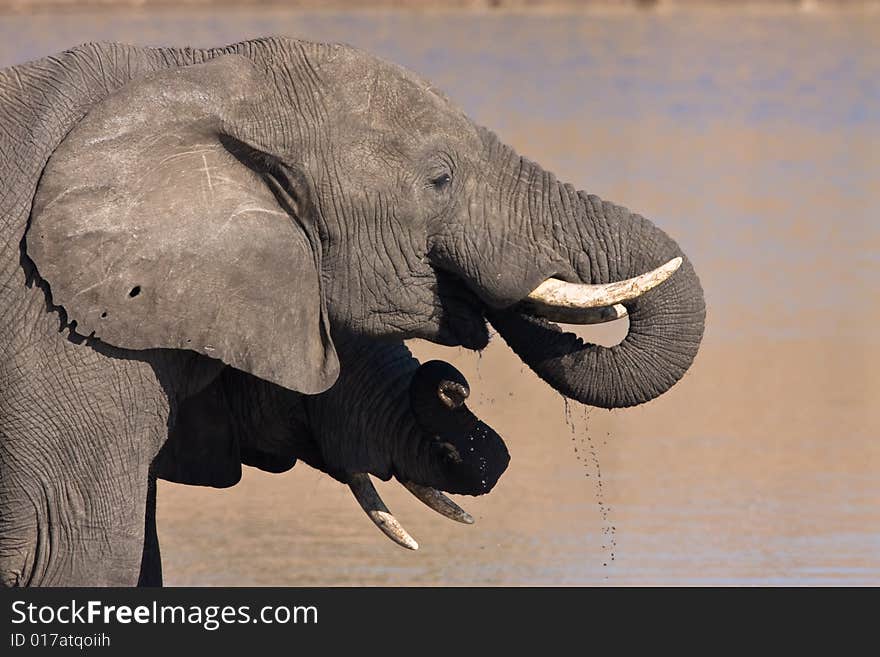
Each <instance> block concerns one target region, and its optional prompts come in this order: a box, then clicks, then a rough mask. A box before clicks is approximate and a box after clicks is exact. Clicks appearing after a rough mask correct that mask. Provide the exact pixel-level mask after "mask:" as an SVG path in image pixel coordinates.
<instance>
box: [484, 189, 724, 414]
mask: <svg viewBox="0 0 880 657" xmlns="http://www.w3.org/2000/svg"><path fill="white" fill-rule="evenodd" d="M544 180H545V181H546V178H544ZM550 190H551V191H550V192H549V196H550V198H549V199H548V198H547V195H548V186H547V185H546V184H544V186H543V190H542V191H543V196H544V203H543V206H544V208H546V212H545V213H542V215H543V217H542V218H541V219H540V220H541V221H542V222H543V223H544V225H543V226H541V227H540V230H538V231H536V232H539V233H542V234H544V235H548V236H552V238H550V239H551V241H553V242H554V243H555V245H554V247H553V250H554V251H555V252H556V253H557V254H558V255H559V256H560V257H561V258H562V260H564V261H567V262H568V263H570V265H571V270H568V271H565V270H563V271H562V272H561V273H560V276H562V277H564V278H566V279H571V282H582V283H591V284H607V283H611V282H615V281H622V280H624V279H628V278H632V277H635V276H639V275H641V274H643V273H645V272H648V271H650V270H652V269H654V268H656V267H658V266H660V265H663V264H664V263H667V262H669V261H670V260H672V259H673V258H676V257H681V258H682V263H681V266H680V267H679V269H678V270H677V271H676V272H675V273H674V274H673V275H672V276H671V277H670V278H669V279H668V280H666V281H665V282H663V283H662V284H661V285H659V286H657V287H655V288H654V289H652V290H650V291H648V292H645V293H644V294H642V295H641V296H638V297H636V298H634V299H631V300H628V301H625V302H624V303H623V305H624V306H625V307H626V309H627V311H628V315H629V332H628V334H627V336H626V337H625V338H624V340H623V341H622V342H621V343H620V344H618V345H615V346H613V347H607V348H606V347H602V346H599V345H595V344H589V343H585V342H584V341H583V340H582V339H581V338H579V337H577V336H575V335H574V334H572V333H565V332H563V331H562V330H561V329H560V328H559V327H557V326H556V325H554V324H551V323H549V322H547V321H545V320H543V319H540V318H538V317H536V316H534V315H531V314H527V313H525V312H522V307H519V308H518V307H517V306H512V307H508V308H505V309H490V310H489V312H488V313H487V316H488V318H489V320H490V321H491V323H492V324H493V326H495V328H496V329H497V330H498V332H499V334H500V335H501V336H502V337H503V338H504V339H505V341H506V342H507V343H508V344H509V345H510V347H511V348H512V349H513V350H514V352H516V354H517V355H518V356H519V357H520V358H521V359H522V360H523V362H525V363H526V364H527V365H529V367H531V368H532V369H533V370H534V371H535V372H536V373H537V374H538V376H540V377H541V378H542V379H544V380H545V381H546V382H547V383H549V384H550V385H551V386H552V387H553V388H555V389H556V390H557V391H559V392H560V393H562V394H563V395H565V396H566V397H569V398H572V399H576V400H578V401H580V402H583V403H585V404H589V405H592V406H599V407H603V408H620V407H626V406H635V405H637V404H641V403H644V402H647V401H649V400H651V399H654V398H655V397H657V396H659V395H661V394H662V393H664V392H665V391H666V390H668V389H669V388H670V387H672V386H673V385H674V384H675V383H676V382H677V381H678V380H679V379H680V378H681V377H682V376H683V375H684V373H685V372H686V371H687V369H688V367H690V365H691V363H692V362H693V359H694V357H695V356H696V353H697V350H698V348H699V345H700V341H701V339H702V335H703V328H704V323H705V314H706V308H705V302H704V298H703V291H702V288H701V286H700V281H699V279H698V278H697V275H696V273H695V271H694V269H693V267H692V265H691V263H690V261H689V260H688V259H687V257H686V256H685V255H684V254H683V253H682V251H681V249H680V248H679V246H678V245H677V244H676V243H675V242H674V241H673V240H672V239H671V238H670V237H668V236H667V235H666V234H665V233H664V232H663V231H662V230H660V229H659V228H657V227H656V226H654V225H653V224H652V223H651V222H649V221H648V220H646V219H645V218H644V217H641V216H640V215H637V214H634V213H631V212H630V211H629V210H627V209H625V208H622V207H620V206H616V205H614V204H612V203H609V202H607V201H603V200H601V199H599V198H598V197H596V196H592V195H587V194H584V193H583V192H577V191H575V190H574V189H573V188H572V187H571V186H569V185H562V184H559V183H557V182H555V181H554V184H553V185H551V186H550ZM534 192H535V190H533V193H534Z"/></svg>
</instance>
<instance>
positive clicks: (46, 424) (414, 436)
mask: <svg viewBox="0 0 880 657" xmlns="http://www.w3.org/2000/svg"><path fill="white" fill-rule="evenodd" d="M0 162H2V164H0V167H2V169H0V174H2V176H0V177H2V183H0V237H2V240H0V310H2V312H3V314H4V316H5V317H6V320H7V327H8V328H7V331H6V333H5V335H4V337H3V339H2V340H0V579H2V582H3V583H4V584H7V585H37V584H40V585H52V584H80V585H134V584H137V583H138V582H140V583H141V584H156V583H160V582H161V569H160V566H159V559H158V544H157V541H156V532H155V477H156V476H159V477H164V478H168V479H172V480H175V481H182V482H184V483H193V484H202V485H213V486H227V485H232V484H234V483H235V482H236V481H237V480H238V478H239V477H240V466H241V463H245V464H251V465H255V466H257V467H261V468H263V469H266V470H270V471H283V470H286V469H288V468H290V467H292V466H293V464H294V463H295V462H296V460H297V459H302V460H304V461H306V462H307V463H309V464H311V465H313V466H315V467H317V468H320V469H322V470H324V471H325V472H328V473H329V474H331V475H332V476H334V477H336V478H337V479H339V480H340V481H343V482H346V481H347V480H348V478H349V477H350V476H351V475H352V474H354V473H360V472H370V473H373V474H375V475H377V476H380V477H383V478H386V479H387V478H390V477H397V478H399V479H401V480H404V481H413V482H416V483H418V484H421V485H425V486H434V487H436V488H439V489H443V490H452V491H454V492H464V493H470V494H481V493H484V492H486V491H488V490H489V489H490V488H491V487H492V485H493V484H494V483H495V480H497V478H498V476H500V474H501V472H503V469H504V467H506V465H507V454H506V450H504V449H503V444H500V445H501V446H500V447H499V443H500V439H499V441H494V440H493V441H490V443H491V444H490V443H487V447H486V450H487V451H486V455H488V456H484V461H485V460H486V459H487V458H488V459H489V461H490V462H492V465H491V467H490V468H489V470H490V471H491V472H490V476H488V477H487V479H488V481H483V482H482V484H480V483H479V481H478V480H479V479H480V478H479V477H478V476H476V478H475V475H474V473H473V472H472V470H471V469H469V468H470V465H469V464H468V463H465V462H463V461H462V460H461V459H459V460H458V461H456V460H455V459H453V458H451V457H450V454H455V455H457V452H456V450H455V448H454V443H455V439H449V438H448V437H447V438H445V439H443V440H439V439H437V437H436V436H431V435H429V434H430V432H428V431H426V430H425V428H424V426H425V423H421V424H420V423H419V421H418V419H417V418H416V417H414V415H413V412H412V407H411V404H410V403H409V399H408V397H407V395H408V394H409V384H410V381H411V379H412V377H413V373H414V372H415V371H416V368H417V367H418V363H417V362H416V361H415V360H414V359H412V358H411V356H410V355H409V352H408V351H407V350H406V348H405V347H404V346H403V344H402V340H403V339H406V338H410V337H423V338H427V339H431V340H433V341H435V342H438V343H441V344H459V345H463V346H466V347H469V348H482V347H483V346H485V343H486V341H487V340H488V334H487V331H486V327H485V319H486V317H488V318H489V319H490V320H491V321H492V322H493V323H494V324H495V325H496V327H498V328H499V330H500V331H501V333H502V335H503V337H504V338H505V339H506V340H507V341H508V342H509V343H510V344H511V346H512V347H513V348H514V350H515V351H517V353H518V354H519V355H520V356H521V357H522V358H523V359H524V361H525V362H527V363H528V364H529V365H530V366H531V367H532V368H533V369H535V371H537V372H538V373H539V374H540V375H541V376H542V377H544V378H545V379H546V380H548V382H550V383H551V384H552V385H553V386H554V387H556V388H557V389H559V390H560V391H562V392H563V393H564V394H566V395H568V396H571V397H573V398H576V399H580V400H581V401H584V402H587V403H593V404H596V405H600V406H609V407H611V406H627V405H632V404H636V403H641V402H643V401H646V400H647V399H650V398H653V397H655V396H656V395H658V394H660V393H662V392H663V391H664V390H665V389H667V388H668V387H669V386H671V385H672V384H674V383H675V381H677V380H678V378H680V377H681V376H682V374H683V373H684V371H685V370H686V369H687V367H688V366H689V365H690V363H691V361H692V359H693V357H694V355H695V353H696V350H697V347H698V345H699V342H700V339H701V336H702V330H703V319H704V314H705V309H704V305H703V299H702V292H701V290H700V288H699V283H698V281H697V279H696V276H695V274H694V273H693V269H692V268H691V267H690V263H689V262H687V260H686V259H685V264H684V265H683V267H682V271H681V272H679V273H677V274H676V275H675V276H674V277H673V278H672V279H670V281H668V282H667V283H666V284H664V286H663V288H661V289H658V290H655V291H652V292H651V293H649V294H647V295H645V296H644V297H641V298H639V299H637V300H633V301H632V302H631V303H628V304H627V306H628V310H629V312H630V317H631V326H632V330H631V331H630V336H628V337H627V339H626V340H624V342H623V343H622V344H621V345H619V346H618V347H615V348H613V349H610V350H604V349H601V348H599V347H595V346H594V345H586V346H585V345H582V344H571V343H570V336H567V335H564V334H563V335H562V336H560V334H558V333H557V332H556V330H555V329H554V327H552V325H548V324H547V323H546V322H543V321H541V320H537V319H535V318H532V317H529V316H527V315H523V314H521V313H518V312H515V311H513V310H511V307H512V306H513V305H514V304H515V303H516V302H518V301H519V300H521V299H522V298H523V297H524V296H525V294H526V293H528V291H529V290H531V289H533V288H534V287H535V286H536V285H538V284H539V283H540V282H541V281H542V280H544V279H546V278H548V277H550V276H558V277H560V278H564V279H565V280H570V281H583V282H593V283H600V282H608V281H612V280H620V279H622V278H626V277H627V276H632V275H635V274H637V273H640V272H642V271H646V270H648V269H650V268H651V267H655V266H657V264H659V263H660V262H663V261H665V260H666V259H668V258H671V257H674V256H680V255H682V254H681V253H680V251H679V249H678V247H677V246H676V245H675V243H674V242H672V241H671V240H670V239H669V238H668V237H666V236H665V235H664V234H663V233H662V232H661V231H659V230H658V229H656V228H655V227H653V226H651V225H650V224H649V223H648V222H647V221H645V220H644V219H642V218H641V217H638V216H637V215H631V214H630V213H629V212H627V211H625V210H623V209H622V208H619V207H617V206H613V205H611V204H607V203H604V202H602V201H599V200H598V199H596V198H595V197H587V196H585V195H582V194H580V193H577V192H575V191H574V190H573V189H572V188H570V187H568V186H565V185H560V184H559V183H557V182H556V181H555V179H554V178H553V177H552V176H551V175H550V174H547V173H545V172H543V171H541V170H540V169H539V168H538V167H537V166H536V165H534V164H533V163H530V162H528V161H527V160H524V159H523V158H520V157H518V156H516V155H515V154H514V153H513V152H512V151H511V150H510V149H508V148H507V147H505V146H504V145H503V144H500V142H498V140H497V139H496V138H495V137H494V135H492V134H491V133H488V132H487V131H485V130H484V129H482V128H479V127H478V126H474V125H473V124H471V123H470V122H469V121H468V120H467V119H466V117H464V116H463V115H462V114H461V113H460V112H459V111H458V110H456V109H455V108H454V106H452V105H451V104H450V103H449V101H448V100H446V99H445V98H444V97H443V96H442V95H440V94H438V93H436V92H435V91H434V90H433V89H431V88H430V86H429V85H427V84H426V83H424V82H423V81H421V80H419V79H418V78H416V77H415V76H413V75H412V74H409V73H407V72H406V71H403V70H402V69H399V68H397V67H394V66H392V65H389V64H385V63H384V62H380V61H379V60H377V59H375V58H372V57H370V56H368V55H366V54H364V53H359V52H358V51H355V50H353V49H350V48H346V47H343V46H335V45H334V46H330V45H319V44H309V43H303V42H298V41H292V40H287V39H267V40H257V41H250V42H244V43H241V44H236V45H233V46H229V47H226V48H221V49H213V50H194V49H189V48H184V49H145V48H137V47H132V46H126V45H120V44H88V45H84V46H80V47H77V48H74V49H72V50H69V51H67V52H65V53H62V54H60V55H57V56H53V57H47V58H45V59H42V60H39V61H36V62H32V63H29V64H23V65H21V66H16V67H12V68H9V69H5V70H3V71H0ZM486 163H490V164H491V165H492V167H494V168H492V167H488V166H487V164H486ZM490 168H492V171H494V173H492V171H489V169H490ZM496 169H497V171H496ZM493 204H494V205H493ZM560 216H563V217H567V219H565V220H564V221H563V220H560V219H559V217H560ZM566 222H570V223H566ZM593 244H596V245H600V247H601V248H593V247H592V246H590V245H593ZM661 290H662V292H661ZM541 345H544V346H541ZM340 409H345V412H344V413H341V412H340ZM468 430H469V429H466V428H457V429H455V431H464V432H465V433H466V432H467V431H468ZM439 445H445V447H443V448H442V449H441V448H440V447H439ZM444 450H446V451H444Z"/></svg>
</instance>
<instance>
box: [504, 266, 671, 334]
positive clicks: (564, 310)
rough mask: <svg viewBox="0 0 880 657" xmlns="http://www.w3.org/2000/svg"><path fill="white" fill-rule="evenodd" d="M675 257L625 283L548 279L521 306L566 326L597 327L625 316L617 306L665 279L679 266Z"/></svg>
mask: <svg viewBox="0 0 880 657" xmlns="http://www.w3.org/2000/svg"><path fill="white" fill-rule="evenodd" d="M681 263H682V259H681V257H676V258H673V259H672V260H670V261H669V262H667V263H666V264H664V265H661V266H660V267H657V269H654V270H652V271H649V272H647V273H645V274H642V275H640V276H636V277H635V278H628V279H626V280H625V281H617V282H615V283H605V284H603V285H588V284H584V283H566V282H565V281H561V280H559V279H558V278H548V279H547V280H546V281H544V282H543V283H541V284H540V285H539V286H538V287H536V288H535V289H534V290H532V291H531V292H530V293H529V295H528V296H527V297H526V298H525V299H524V300H523V302H522V303H521V306H522V309H523V310H525V311H526V312H528V313H529V314H532V315H536V316H538V317H544V318H546V319H550V320H551V321H560V322H566V323H569V324H598V323H601V322H609V321H612V320H614V319H619V318H621V317H624V316H626V308H624V307H623V306H620V305H619V304H621V302H623V301H630V300H632V299H635V298H637V297H640V296H641V295H643V294H645V292H647V291H648V290H652V289H653V288H655V287H657V286H658V285H660V284H661V283H663V281H665V280H666V279H668V278H669V277H670V276H672V274H674V273H675V271H676V270H677V269H678V268H679V267H680V266H681Z"/></svg>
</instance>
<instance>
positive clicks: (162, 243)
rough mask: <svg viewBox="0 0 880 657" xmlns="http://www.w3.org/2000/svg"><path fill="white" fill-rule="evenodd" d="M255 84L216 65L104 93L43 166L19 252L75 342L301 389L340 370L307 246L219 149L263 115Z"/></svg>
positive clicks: (290, 214) (247, 66)
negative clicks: (192, 362)
mask: <svg viewBox="0 0 880 657" xmlns="http://www.w3.org/2000/svg"><path fill="white" fill-rule="evenodd" d="M266 84H267V82H266V79H265V78H264V77H263V76H262V75H261V74H260V73H259V72H258V71H257V70H256V69H255V68H254V66H253V64H252V63H251V62H250V61H249V60H247V59H245V58H243V57H240V56H237V55H227V56H223V57H219V58H217V59H214V60H211V61H210V62H208V63H205V64H199V65H195V66H190V67H186V68H180V69H173V70H169V71H163V72H160V73H158V74H155V75H153V76H151V77H148V78H146V79H142V80H138V81H136V82H133V83H131V84H129V85H127V86H125V87H123V88H122V89H120V90H119V91H118V92H116V93H114V94H112V95H110V96H109V97H108V98H106V99H105V100H104V101H103V102H102V103H101V104H99V105H98V106H96V107H95V108H93V109H92V110H91V111H90V112H89V114H88V115H87V116H86V117H85V118H84V119H83V120H82V121H81V122H80V123H79V124H78V125H77V126H75V127H74V129H73V130H72V131H71V133H70V134H69V135H68V136H67V138H66V139H65V140H64V142H63V143H62V144H61V146H60V147H59V148H58V150H57V151H56V152H55V153H54V155H53V156H52V158H51V159H50V160H49V163H48V165H47V167H46V169H45V172H44V174H43V178H42V180H41V182H40V185H39V188H38V190H37V194H36V197H35V199H34V206H33V211H32V222H31V227H30V229H29V232H28V235H27V252H28V255H29V256H30V257H31V259H32V260H33V261H34V263H35V264H36V267H37V270H38V272H39V273H40V275H41V276H42V277H43V278H44V279H45V280H46V281H47V282H48V283H49V286H50V289H51V292H52V300H53V303H55V304H58V305H60V306H63V307H64V309H65V310H66V311H67V314H68V318H69V319H70V320H71V321H75V322H76V330H77V332H78V333H80V334H83V335H90V334H94V335H95V336H96V337H98V338H100V339H101V340H103V341H105V342H107V343H109V344H112V345H115V346H117V347H122V348H127V349H148V348H156V347H170V348H181V349H192V350H194V351H197V352H199V353H202V354H205V355H207V356H212V357H214V358H218V359H220V360H222V361H223V362H225V363H227V364H229V365H232V366H233V367H236V368H238V369H241V370H244V371H246V372H250V373H252V374H254V375H256V376H258V377H260V378H263V379H266V380H269V381H272V382H274V383H277V384H279V385H282V386H284V387H287V388H290V389H293V390H297V391H300V392H304V393H310V394H313V393H318V392H322V391H324V390H326V389H327V388H329V387H330V386H331V385H332V384H333V382H334V381H335V380H336V376H337V374H338V371H339V363H338V360H337V356H336V352H335V350H334V347H333V344H332V341H331V338H330V332H329V325H328V320H327V315H326V308H325V305H324V300H323V296H322V290H321V284H320V274H319V272H320V261H319V258H320V248H319V246H318V244H317V239H316V237H315V236H314V234H313V233H312V229H311V228H310V227H309V226H308V225H307V223H304V222H303V221H300V219H302V217H297V216H296V208H291V207H287V206H286V207H284V208H283V207H282V206H281V205H280V204H279V201H278V200H277V199H276V194H275V193H273V191H272V190H270V189H269V187H268V186H267V182H266V179H265V178H264V176H263V173H262V172H261V171H260V170H259V167H258V166H255V165H253V163H251V164H250V166H246V165H245V164H243V163H242V162H241V161H239V159H237V158H236V157H235V156H234V155H233V154H231V153H230V152H229V150H228V149H227V148H226V147H224V143H229V142H230V141H234V140H230V139H229V138H228V137H229V132H230V131H231V130H233V129H234V128H233V127H232V126H235V125H236V123H237V121H238V120H242V121H251V122H253V121H258V120H259V119H260V115H259V114H258V112H259V110H260V103H259V99H260V98H261V97H262V96H263V95H264V92H265V89H266ZM267 111H268V107H267ZM273 127H274V128H275V129H277V128H278V126H273ZM232 136H233V137H235V135H232ZM276 191H277V190H276Z"/></svg>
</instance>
